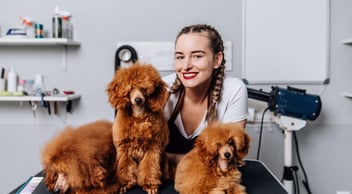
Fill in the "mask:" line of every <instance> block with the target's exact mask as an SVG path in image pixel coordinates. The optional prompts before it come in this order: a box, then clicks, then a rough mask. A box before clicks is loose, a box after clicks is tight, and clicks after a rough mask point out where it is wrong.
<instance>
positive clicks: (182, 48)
mask: <svg viewBox="0 0 352 194" xmlns="http://www.w3.org/2000/svg"><path fill="white" fill-rule="evenodd" d="M222 57H223V55H222V54H221V53H218V54H216V56H215V57H214V53H212V50H211V48H210V47H209V39H208V38H207V36H206V35H205V34H203V33H188V34H182V35H181V36H180V37H179V38H178V39H177V41H176V45H175V70H176V73H177V76H178V77H179V79H180V80H181V81H182V83H183V85H184V87H186V88H197V87H206V88H208V87H209V85H210V82H211V76H212V74H213V70H214V69H216V68H218V67H219V66H220V64H221V61H222Z"/></svg>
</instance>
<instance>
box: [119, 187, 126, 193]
mask: <svg viewBox="0 0 352 194" xmlns="http://www.w3.org/2000/svg"><path fill="white" fill-rule="evenodd" d="M126 192H127V187H121V188H120V192H119V193H120V194H124V193H126Z"/></svg>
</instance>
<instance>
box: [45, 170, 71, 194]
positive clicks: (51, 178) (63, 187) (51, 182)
mask: <svg viewBox="0 0 352 194" xmlns="http://www.w3.org/2000/svg"><path fill="white" fill-rule="evenodd" d="M65 165H66V164H64V163H58V165H56V166H51V167H50V168H47V169H45V173H46V176H45V183H46V185H47V187H48V189H49V190H50V191H53V192H54V193H56V194H65V193H69V191H70V189H71V188H72V185H71V184H70V180H69V176H68V174H67V169H66V168H65Z"/></svg>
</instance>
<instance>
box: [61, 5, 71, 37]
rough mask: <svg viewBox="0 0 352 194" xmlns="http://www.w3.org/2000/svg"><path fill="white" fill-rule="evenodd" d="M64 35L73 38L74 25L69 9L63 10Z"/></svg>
mask: <svg viewBox="0 0 352 194" xmlns="http://www.w3.org/2000/svg"><path fill="white" fill-rule="evenodd" d="M61 15H62V37H63V38H67V39H69V40H73V25H72V23H71V14H70V13H69V12H67V11H62V12H61Z"/></svg>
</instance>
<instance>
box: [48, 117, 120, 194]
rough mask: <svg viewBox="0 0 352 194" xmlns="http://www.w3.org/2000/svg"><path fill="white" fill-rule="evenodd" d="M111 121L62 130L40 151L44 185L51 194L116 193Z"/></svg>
mask: <svg viewBox="0 0 352 194" xmlns="http://www.w3.org/2000/svg"><path fill="white" fill-rule="evenodd" d="M111 129H112V122H109V121H103V120H102V121H96V122H93V123H89V124H86V125H83V126H80V127H78V128H72V127H66V128H65V129H64V130H63V131H61V132H60V133H59V134H57V135H56V136H54V137H53V138H52V139H51V140H50V141H49V142H48V143H47V144H46V145H45V147H44V149H43V151H42V158H41V159H42V165H43V167H44V172H45V174H46V176H45V184H46V185H47V187H48V189H49V190H50V191H52V192H54V193H58V194H65V193H75V194H83V193H87V194H88V193H95V194H107V193H114V192H116V191H118V184H117V183H116V178H115V174H116V172H115V165H114V163H115V158H116V150H115V147H114V144H113V141H112V130H111Z"/></svg>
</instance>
